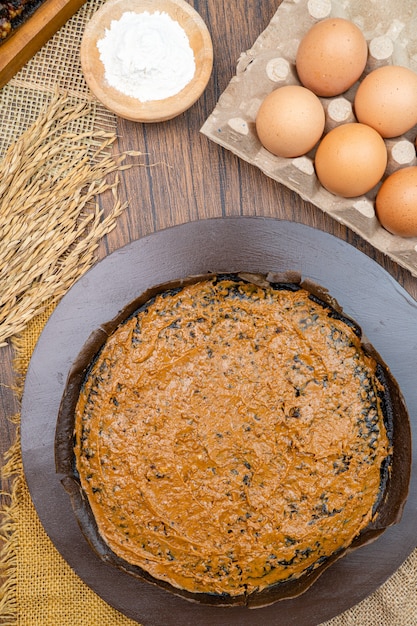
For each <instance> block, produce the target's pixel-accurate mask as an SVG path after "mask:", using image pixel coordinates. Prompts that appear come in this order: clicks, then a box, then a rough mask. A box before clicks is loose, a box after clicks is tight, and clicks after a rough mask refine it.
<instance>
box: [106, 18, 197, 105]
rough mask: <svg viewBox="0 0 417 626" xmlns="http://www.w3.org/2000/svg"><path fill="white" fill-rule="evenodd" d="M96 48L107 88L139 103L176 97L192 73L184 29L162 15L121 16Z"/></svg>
mask: <svg viewBox="0 0 417 626" xmlns="http://www.w3.org/2000/svg"><path fill="white" fill-rule="evenodd" d="M97 47H98V50H99V52H100V59H101V61H102V63H103V65H104V70H105V79H106V80H107V82H108V83H109V85H111V86H112V87H114V88H115V89H117V90H118V91H120V92H121V93H123V94H125V95H128V96H132V97H133V98H137V99H138V100H140V101H141V102H146V101H149V100H162V99H164V98H168V97H170V96H173V95H175V94H177V93H178V92H180V91H181V89H183V88H184V87H185V86H186V85H187V84H188V83H189V82H190V80H191V79H192V78H193V76H194V73H195V59H194V53H193V50H192V48H191V46H190V43H189V41H188V37H187V35H186V33H185V31H184V29H183V28H182V27H181V26H180V24H179V23H178V22H176V21H175V20H173V19H172V18H171V17H170V16H169V15H168V14H167V13H164V12H159V11H157V12H155V13H149V12H147V11H145V12H143V13H134V12H133V11H127V12H126V13H123V14H122V16H121V18H120V19H119V20H113V21H112V22H111V24H110V28H109V29H106V32H105V35H104V37H103V39H100V40H99V41H98V42H97Z"/></svg>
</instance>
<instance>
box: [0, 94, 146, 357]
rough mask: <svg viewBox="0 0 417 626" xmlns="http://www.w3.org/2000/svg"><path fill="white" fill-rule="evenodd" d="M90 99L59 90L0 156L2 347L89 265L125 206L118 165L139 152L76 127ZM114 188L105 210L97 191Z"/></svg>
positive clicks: (104, 135)
mask: <svg viewBox="0 0 417 626" xmlns="http://www.w3.org/2000/svg"><path fill="white" fill-rule="evenodd" d="M91 106H92V105H89V104H84V103H83V104H82V105H79V104H71V102H69V100H68V99H67V98H66V97H65V96H62V95H61V96H60V95H59V94H55V95H54V96H53V98H52V101H51V103H50V104H49V105H48V107H47V108H46V109H45V111H44V112H43V113H42V114H41V115H40V117H39V118H38V119H37V121H36V122H35V123H34V124H33V126H31V127H30V128H29V129H28V130H27V131H26V132H25V133H24V134H23V135H22V136H21V137H20V138H19V139H18V140H17V141H16V142H15V143H14V144H13V145H12V146H10V148H9V150H8V151H7V153H6V155H5V157H4V159H3V161H2V162H0V347H1V346H4V345H5V343H6V341H7V339H9V338H10V337H12V336H14V335H16V334H18V333H20V332H22V331H23V330H24V329H25V327H26V325H27V323H28V322H29V321H30V320H31V319H32V318H33V317H34V316H35V315H36V314H37V313H39V312H40V311H42V309H43V307H44V305H45V303H46V301H47V300H49V301H50V299H51V297H52V298H56V299H58V298H59V297H61V296H62V295H63V294H64V293H65V292H66V291H67V290H68V288H69V287H70V286H71V285H72V284H73V283H74V281H75V280H77V278H79V277H80V276H81V275H82V274H83V273H84V272H85V271H86V270H87V269H88V268H89V267H91V265H92V264H93V263H94V261H95V260H96V257H95V252H96V249H97V247H98V244H99V241H100V239H101V238H102V237H103V236H104V235H106V234H107V233H109V232H110V231H111V230H112V229H113V228H114V227H115V226H116V219H117V217H118V216H119V215H120V214H121V212H122V211H123V210H124V208H125V206H126V203H124V204H122V203H121V202H120V200H119V197H118V183H119V179H118V175H117V173H118V172H119V171H121V170H123V169H126V168H127V167H130V166H129V165H124V164H123V163H124V160H125V157H126V156H127V155H132V156H137V155H140V154H141V153H140V152H128V153H125V154H123V155H119V156H117V157H114V156H111V149H110V148H111V145H112V143H113V142H114V140H115V135H114V134H112V133H106V132H102V131H100V132H93V131H90V130H86V131H82V132H74V131H71V127H72V126H74V125H75V126H77V125H78V126H81V127H82V124H81V123H80V120H82V119H83V118H85V116H88V115H89V113H90V107H91ZM110 174H114V176H113V181H112V182H108V176H109V175H110ZM108 190H111V192H112V193H113V199H114V202H113V208H112V210H111V212H110V213H109V214H108V215H107V216H106V217H103V214H102V211H101V210H100V209H99V207H98V203H97V196H98V195H99V194H101V193H103V192H105V191H108Z"/></svg>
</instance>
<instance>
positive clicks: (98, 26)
mask: <svg viewBox="0 0 417 626" xmlns="http://www.w3.org/2000/svg"><path fill="white" fill-rule="evenodd" d="M128 11H129V12H130V11H132V12H135V13H142V12H145V11H147V12H148V13H155V12H157V11H159V12H161V13H166V14H168V15H169V16H170V17H171V19H173V20H174V21H176V22H177V23H178V24H179V25H180V26H181V27H182V28H183V29H184V31H185V33H186V35H187V36H188V39H189V43H190V46H191V48H192V50H193V52H194V60H195V67H196V69H195V73H194V77H193V78H192V80H191V81H190V82H189V83H188V84H187V85H186V86H185V87H184V88H183V89H182V90H181V91H179V92H178V93H176V94H175V95H172V96H170V97H168V98H165V99H163V100H147V101H141V100H139V99H137V98H134V97H132V96H130V95H126V94H124V93H122V92H121V91H119V90H118V89H115V88H114V87H112V86H111V85H109V83H108V81H107V80H106V78H105V67H104V65H103V63H102V61H101V59H100V52H99V49H98V47H97V42H98V41H99V40H101V39H103V37H104V36H105V33H106V29H109V28H110V25H111V22H112V21H113V20H116V21H117V20H119V19H120V18H121V17H122V15H123V14H124V13H126V12H128ZM80 54H81V67H82V70H83V73H84V76H85V79H86V81H87V84H88V86H89V88H90V89H91V91H92V92H93V94H94V95H95V96H96V97H97V99H98V100H100V102H101V103H102V104H104V106H105V107H106V108H108V109H109V110H110V111H113V112H114V113H116V115H119V116H120V117H123V118H125V119H128V120H132V121H135V122H162V121H165V120H169V119H172V118H173V117H176V116H177V115H180V114H181V113H183V112H184V111H186V110H187V109H188V108H190V107H191V106H192V105H193V104H194V103H195V102H196V101H197V100H198V98H199V97H200V96H201V94H202V93H203V91H204V89H205V88H206V86H207V83H208V81H209V78H210V76H211V72H212V68H213V46H212V41H211V36H210V33H209V31H208V29H207V26H206V25H205V23H204V21H203V19H202V18H201V16H200V15H199V14H198V13H197V12H196V11H195V9H193V7H191V5H190V4H188V2H186V1H185V0H108V1H107V2H106V3H105V4H104V5H103V6H102V7H101V8H100V9H98V11H97V12H96V13H95V14H94V16H93V17H92V19H91V20H90V21H89V22H88V24H87V26H86V28H85V32H84V36H83V39H82V42H81V51H80Z"/></svg>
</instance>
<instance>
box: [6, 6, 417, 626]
mask: <svg viewBox="0 0 417 626" xmlns="http://www.w3.org/2000/svg"><path fill="white" fill-rule="evenodd" d="M102 1H103V0H90V1H89V2H87V3H86V4H85V6H84V7H83V8H82V9H81V10H80V11H79V12H78V13H77V14H76V15H75V16H74V18H72V19H71V20H70V21H69V22H68V24H67V25H66V26H65V27H64V28H63V29H61V31H59V33H57V35H56V36H55V37H54V38H53V39H52V40H51V41H50V42H49V43H48V44H47V46H45V48H44V49H43V50H42V51H41V52H40V53H38V55H36V57H35V58H34V59H33V60H32V61H31V62H30V63H29V64H28V65H27V66H26V67H25V68H24V69H23V70H22V71H21V72H19V74H18V75H17V76H16V77H15V78H14V79H13V80H12V81H11V82H10V83H9V84H8V85H7V86H6V87H5V88H4V89H3V90H2V91H1V92H0V115H1V118H2V125H1V136H0V156H1V154H2V152H4V149H5V147H7V146H8V145H9V144H10V143H11V142H12V141H13V140H14V139H15V138H16V136H18V135H19V134H20V133H21V132H23V130H25V128H26V127H27V126H28V125H29V124H30V123H31V122H33V120H34V119H36V117H37V115H38V114H39V112H40V110H41V108H42V106H43V104H44V101H45V98H47V97H49V96H50V92H51V90H52V88H53V87H54V86H55V85H56V83H57V82H58V83H59V84H60V85H61V86H62V87H65V88H66V89H67V88H70V89H71V91H72V94H73V96H75V97H76V98H79V99H81V100H82V99H83V98H87V97H88V90H87V88H86V86H85V84H84V82H83V79H82V77H81V74H80V72H79V65H78V46H79V40H80V33H81V32H82V30H83V26H84V24H85V22H86V21H87V19H89V17H90V16H91V14H92V12H93V11H94V10H96V8H98V6H99V5H100V4H102ZM62 50H66V55H65V58H63V57H62V55H61V51H62ZM16 111H20V114H19V115H16ZM88 123H89V124H91V125H93V126H94V125H95V124H97V123H98V124H100V125H101V126H103V125H104V126H107V128H111V127H112V125H114V120H113V119H112V117H111V116H109V115H108V114H107V113H106V112H105V111H103V110H102V109H101V108H100V106H97V108H96V109H95V110H94V111H93V112H92V115H91V117H90V118H89V121H88ZM83 130H84V129H80V132H82V131H83ZM53 306H54V304H53V303H51V304H49V305H48V306H47V308H46V309H45V310H44V311H43V312H42V314H40V315H38V316H36V317H35V318H34V319H33V320H32V321H30V322H29V325H28V326H27V328H26V330H24V332H23V333H21V334H20V335H19V336H17V337H15V338H14V339H13V342H14V346H15V351H16V373H17V376H18V379H20V380H23V379H24V375H25V371H26V368H27V366H28V363H29V360H30V356H31V354H32V351H33V348H34V345H35V343H36V340H37V338H38V336H39V334H40V332H41V331H42V328H43V326H44V324H45V323H46V321H47V319H48V317H49V315H50V314H51V312H52V310H53ZM13 419H14V420H15V421H16V424H17V425H18V424H19V416H15V417H14V418H13ZM2 473H3V475H4V476H5V477H6V476H10V477H12V479H13V481H12V482H13V488H12V492H11V493H10V494H3V496H4V498H3V502H4V503H3V506H2V511H1V514H2V515H1V530H0V535H1V538H2V539H4V542H3V548H2V551H1V557H0V578H2V579H3V580H4V583H3V585H2V588H1V591H0V623H1V624H5V625H6V624H7V625H12V624H13V625H19V626H70V625H71V626H82V625H83V624H85V625H86V626H87V625H88V626H91V625H96V624H97V625H98V626H113V625H114V626H117V625H125V624H126V625H127V624H133V623H134V622H132V620H130V619H128V618H126V617H125V616H123V615H121V614H120V613H118V612H117V611H116V610H114V609H113V608H111V607H110V606H108V605H107V604H106V603H105V602H104V601H103V600H102V599H101V598H99V597H98V596H97V595H96V594H95V593H94V592H93V591H91V590H90V589H89V588H88V587H87V586H86V585H85V584H84V583H83V582H82V581H81V580H80V579H79V578H78V576H77V575H76V574H75V573H74V572H73V571H72V570H71V568H70V567H69V566H68V565H67V563H66V562H65V561H64V560H63V559H62V557H61V556H60V554H59V553H58V552H57V551H56V549H55V547H54V546H53V545H52V543H51V542H50V540H49V538H48V537H47V535H46V533H45V531H44V530H43V527H42V526H41V524H40V521H39V519H38V517H37V514H36V511H35V509H34V506H33V504H32V501H31V498H30V494H29V491H28V488H27V485H26V482H25V478H24V475H23V468H22V461H21V454H20V445H19V435H17V439H16V443H15V444H14V445H13V447H12V449H11V450H10V451H9V454H8V455H7V458H6V464H5V466H4V467H3V468H2ZM416 589H417V551H414V553H413V554H412V555H411V556H410V557H409V558H408V559H407V561H406V562H405V563H404V564H403V565H402V567H401V568H400V569H399V570H398V571H397V572H396V573H395V574H394V575H393V576H392V577H391V578H390V579H389V580H388V581H387V582H386V583H385V584H384V585H383V586H382V587H381V588H380V589H378V590H377V591H376V592H375V593H373V594H372V595H371V596H370V597H369V598H367V599H366V600H364V601H363V602H361V603H360V604H359V605H357V606H355V607H354V608H352V609H351V610H349V611H347V612H346V613H344V614H343V615H341V616H338V617H336V618H334V619H332V620H330V621H329V622H326V624H327V625H328V626H330V625H331V626H346V625H349V624H357V625H360V626H381V625H382V626H383V625H387V626H391V625H392V626H413V625H417V595H416ZM167 626H168V625H167ZM213 626H215V625H213Z"/></svg>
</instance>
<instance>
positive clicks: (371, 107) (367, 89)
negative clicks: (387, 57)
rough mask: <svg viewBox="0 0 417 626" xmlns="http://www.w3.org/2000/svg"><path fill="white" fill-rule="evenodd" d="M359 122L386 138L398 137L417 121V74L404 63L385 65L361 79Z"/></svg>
mask: <svg viewBox="0 0 417 626" xmlns="http://www.w3.org/2000/svg"><path fill="white" fill-rule="evenodd" d="M354 109H355V114H356V117H357V119H358V121H359V122H362V123H363V124H368V125H369V126H372V128H375V130H377V131H378V132H379V133H380V134H381V135H382V137H397V136H398V135H402V134H403V133H406V132H407V131H408V130H410V128H412V127H413V126H414V125H415V124H417V74H416V73H415V72H413V71H412V70H410V69H409V68H407V67H402V66H400V65H384V66H383V67H379V68H378V69H376V70H374V71H373V72H370V73H369V74H368V75H367V76H366V77H365V78H364V79H363V81H362V82H361V84H360V85H359V87H358V90H357V92H356V95H355V100H354Z"/></svg>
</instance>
